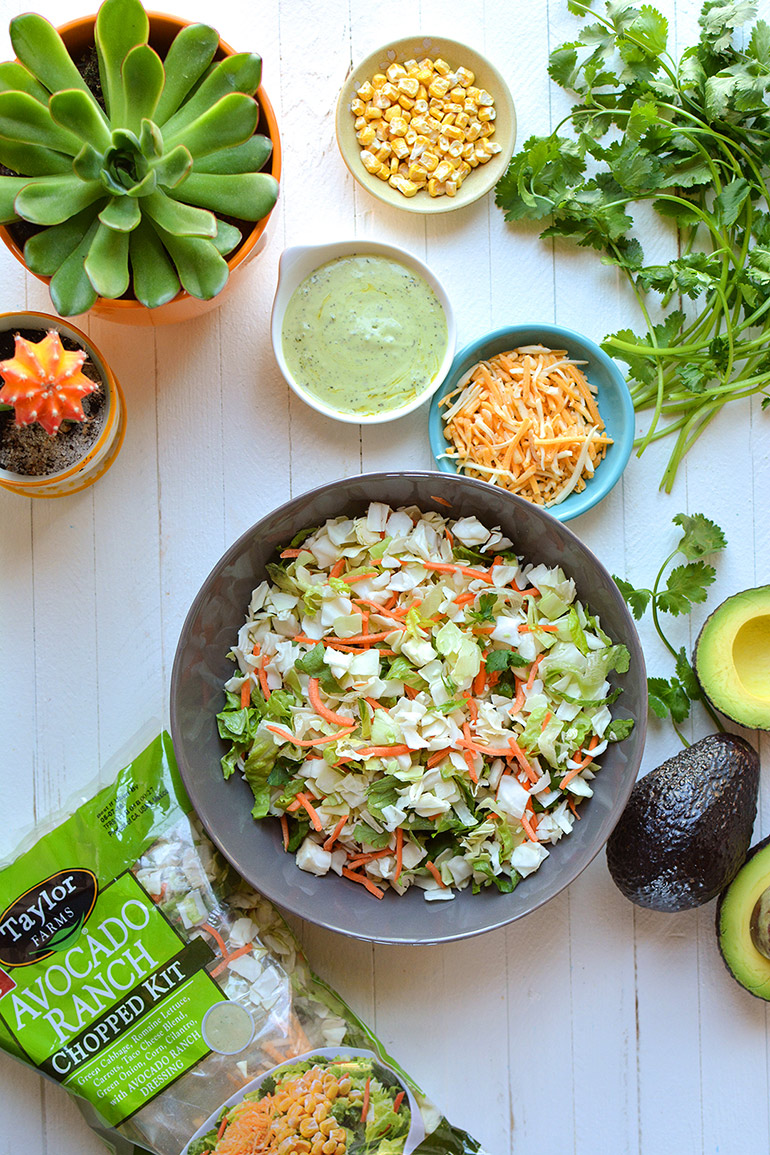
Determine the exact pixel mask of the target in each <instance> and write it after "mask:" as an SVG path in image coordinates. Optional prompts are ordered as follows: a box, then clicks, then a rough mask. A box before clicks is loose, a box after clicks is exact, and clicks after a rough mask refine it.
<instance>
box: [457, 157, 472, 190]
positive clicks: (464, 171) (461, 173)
mask: <svg viewBox="0 0 770 1155" xmlns="http://www.w3.org/2000/svg"><path fill="white" fill-rule="evenodd" d="M470 171H471V166H470V165H469V164H467V163H466V162H465V161H462V163H461V164H459V165H458V166H457V168H456V169H455V180H456V181H457V187H458V188H459V187H460V184H461V183H462V181H464V180H465V178H466V176H467V175H468V173H469V172H470Z"/></svg>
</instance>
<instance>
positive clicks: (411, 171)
mask: <svg viewBox="0 0 770 1155" xmlns="http://www.w3.org/2000/svg"><path fill="white" fill-rule="evenodd" d="M406 175H407V177H408V179H409V180H410V181H412V182H413V183H414V184H417V185H423V184H425V182H426V181H427V179H428V171H427V169H426V168H425V167H424V166H423V165H421V164H420V162H419V161H413V162H412V164H410V165H409V168H408V170H407V174H406Z"/></svg>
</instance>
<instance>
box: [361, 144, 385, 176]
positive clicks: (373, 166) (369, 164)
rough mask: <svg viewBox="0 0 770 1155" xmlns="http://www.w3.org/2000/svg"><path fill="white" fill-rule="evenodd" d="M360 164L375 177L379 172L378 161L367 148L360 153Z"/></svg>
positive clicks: (379, 165)
mask: <svg viewBox="0 0 770 1155" xmlns="http://www.w3.org/2000/svg"><path fill="white" fill-rule="evenodd" d="M361 163H362V164H363V166H364V168H365V169H366V171H367V172H370V173H372V174H374V175H375V176H376V175H377V173H378V172H379V171H380V168H381V167H382V166H381V164H380V161H378V160H377V157H376V156H375V155H374V153H373V152H369V149H368V148H365V149H364V150H363V152H362V153H361Z"/></svg>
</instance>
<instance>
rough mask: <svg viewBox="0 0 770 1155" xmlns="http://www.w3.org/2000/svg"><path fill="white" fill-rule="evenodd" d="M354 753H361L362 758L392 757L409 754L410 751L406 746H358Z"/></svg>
mask: <svg viewBox="0 0 770 1155" xmlns="http://www.w3.org/2000/svg"><path fill="white" fill-rule="evenodd" d="M356 753H357V754H362V755H363V756H364V758H389V757H393V758H394V757H395V756H396V755H397V754H409V753H411V751H410V749H409V747H408V746H359V748H358V750H357V751H356Z"/></svg>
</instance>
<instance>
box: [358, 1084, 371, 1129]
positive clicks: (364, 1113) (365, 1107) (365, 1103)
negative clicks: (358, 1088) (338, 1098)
mask: <svg viewBox="0 0 770 1155" xmlns="http://www.w3.org/2000/svg"><path fill="white" fill-rule="evenodd" d="M371 1081H372V1079H371V1075H367V1077H366V1082H365V1083H364V1097H363V1101H362V1103H361V1122H362V1123H363V1122H365V1120H366V1116H367V1114H368V1113H369V1084H370V1083H371Z"/></svg>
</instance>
